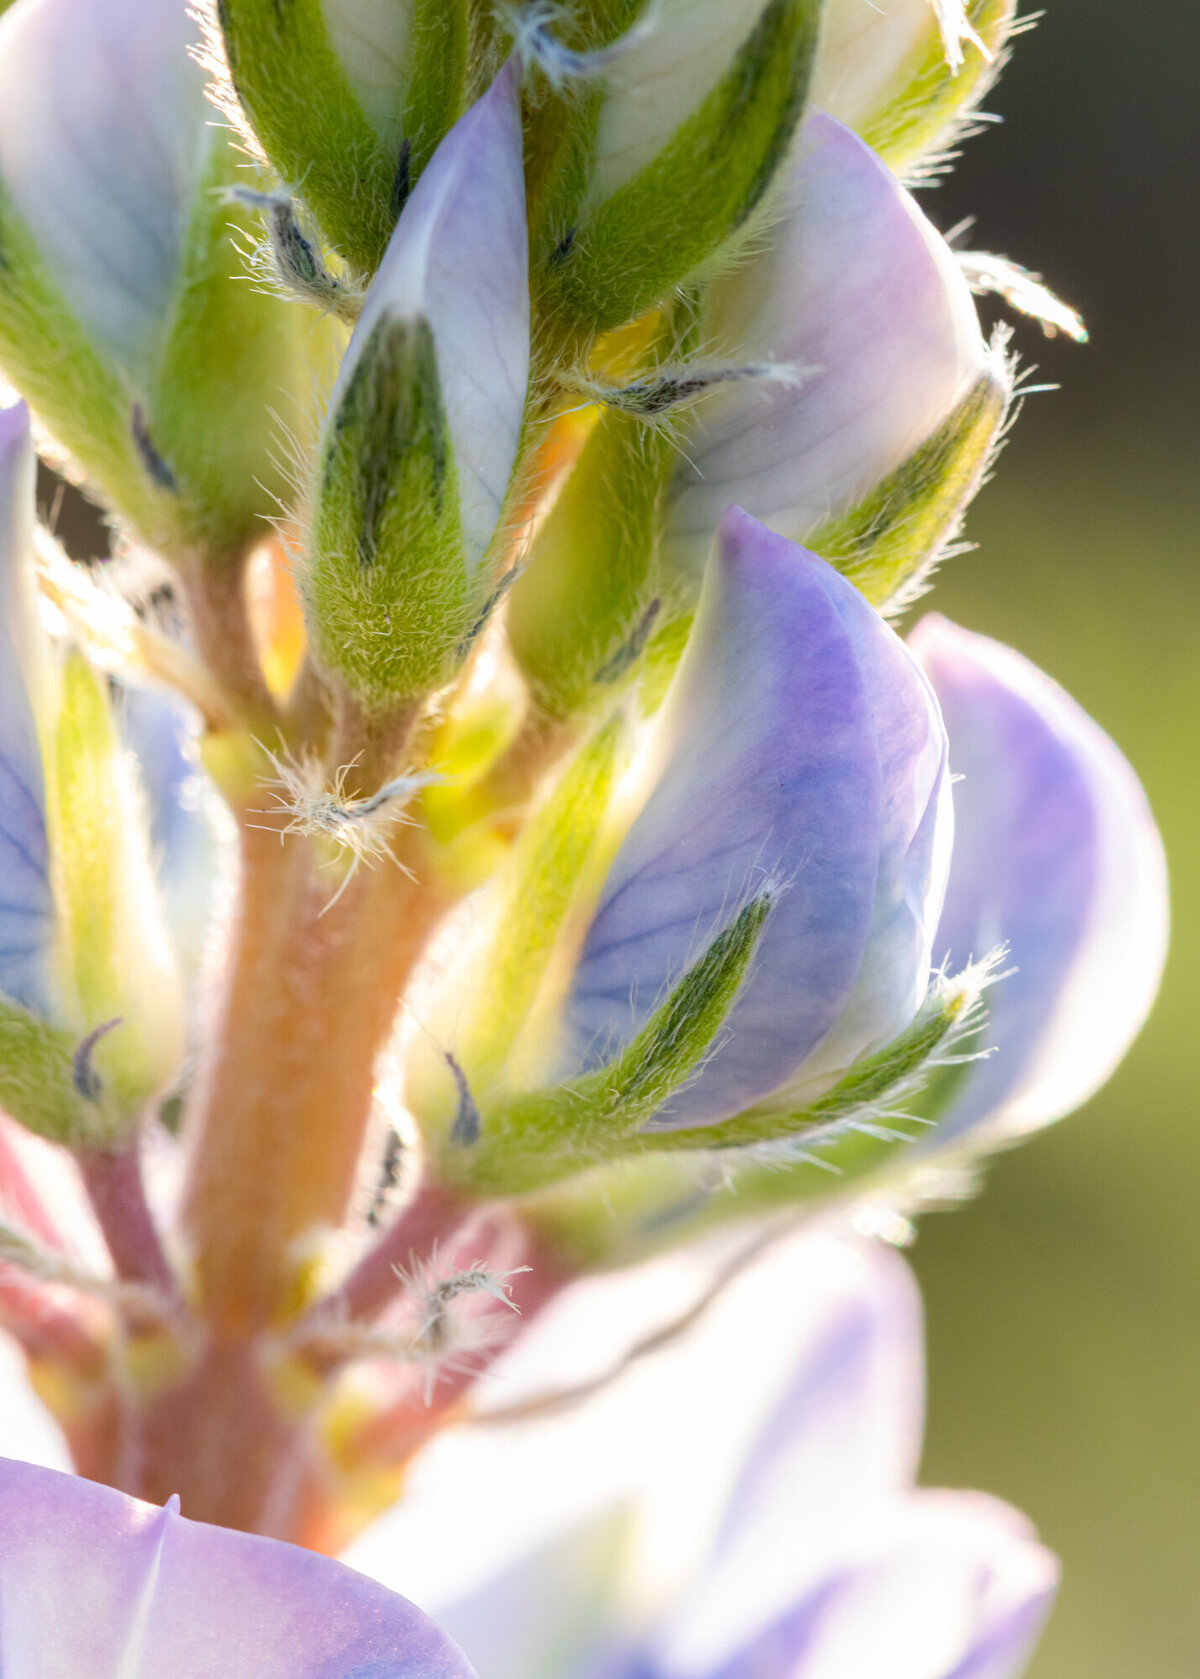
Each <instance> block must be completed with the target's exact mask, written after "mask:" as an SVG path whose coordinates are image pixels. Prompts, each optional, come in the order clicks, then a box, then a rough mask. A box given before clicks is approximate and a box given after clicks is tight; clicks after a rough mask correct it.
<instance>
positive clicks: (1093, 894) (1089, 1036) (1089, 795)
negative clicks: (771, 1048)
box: [909, 614, 1168, 1147]
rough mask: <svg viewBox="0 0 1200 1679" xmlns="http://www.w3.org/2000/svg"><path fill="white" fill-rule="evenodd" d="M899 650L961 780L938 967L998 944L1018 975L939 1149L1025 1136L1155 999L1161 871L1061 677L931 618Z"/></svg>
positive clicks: (1092, 1080) (1066, 1098)
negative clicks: (932, 704) (919, 669)
mask: <svg viewBox="0 0 1200 1679" xmlns="http://www.w3.org/2000/svg"><path fill="white" fill-rule="evenodd" d="M909 644H910V646H911V647H912V649H913V651H914V653H915V654H916V655H917V657H918V658H919V659H920V660H921V662H922V664H923V665H924V666H925V669H926V670H927V672H928V674H929V678H930V680H931V682H932V683H933V685H934V688H935V689H936V691H937V695H938V698H939V700H940V701H941V705H942V709H943V712H944V714H945V718H946V727H947V730H948V732H949V736H950V763H951V768H952V770H953V771H954V772H955V774H956V775H958V776H960V777H961V781H959V783H958V784H957V786H956V788H955V809H956V812H957V834H956V839H955V849H954V859H953V864H952V867H951V872H950V884H949V888H948V890H947V896H946V906H945V910H944V913H943V917H942V920H941V923H940V925H939V927H938V931H937V937H936V940H935V943H934V955H935V958H937V959H940V958H941V957H942V956H943V955H947V954H948V955H949V957H950V959H951V965H952V967H960V966H962V965H963V964H964V963H965V962H966V961H967V959H968V958H969V957H970V956H971V955H975V956H981V955H983V954H984V953H985V952H986V951H988V950H989V949H991V948H992V947H993V946H994V945H996V944H998V943H1000V942H1001V941H1003V942H1005V943H1007V945H1008V947H1009V957H1010V962H1011V965H1012V967H1013V968H1014V969H1015V972H1014V973H1012V974H1011V975H1010V976H1009V977H1008V978H1007V979H1005V980H1003V981H1002V982H1000V983H999V984H997V985H996V986H995V987H993V989H992V990H991V991H990V992H989V993H988V1004H989V1020H988V1024H987V1029H986V1032H985V1040H986V1043H987V1044H988V1045H989V1046H994V1047H995V1049H996V1053H995V1054H994V1055H992V1056H991V1057H990V1058H989V1059H988V1060H986V1061H981V1062H978V1063H976V1064H974V1065H973V1066H972V1067H970V1068H969V1070H968V1072H967V1074H966V1077H965V1079H964V1082H963V1083H962V1085H961V1086H960V1087H959V1088H958V1089H957V1091H956V1092H955V1094H954V1097H953V1100H952V1102H951V1106H950V1108H949V1110H948V1111H947V1112H946V1113H945V1114H944V1115H943V1116H942V1118H941V1120H940V1123H939V1128H938V1134H937V1146H939V1147H940V1146H942V1145H943V1144H944V1143H945V1142H946V1141H948V1140H952V1139H957V1138H960V1137H962V1136H963V1135H964V1134H965V1133H967V1132H968V1131H974V1130H975V1128H976V1127H983V1128H984V1130H985V1132H986V1133H988V1134H991V1135H992V1136H995V1135H997V1134H999V1135H1003V1136H1015V1135H1018V1134H1020V1133H1022V1132H1025V1131H1030V1130H1033V1129H1035V1128H1036V1127H1038V1126H1040V1125H1045V1124H1047V1123H1048V1122H1049V1121H1050V1120H1053V1119H1057V1118H1059V1117H1060V1115H1062V1114H1065V1113H1068V1112H1070V1110H1071V1109H1072V1108H1076V1107H1078V1106H1079V1104H1080V1103H1081V1102H1084V1101H1086V1100H1087V1098H1088V1097H1089V1096H1090V1095H1091V1094H1092V1092H1093V1091H1095V1090H1096V1089H1098V1088H1099V1086H1100V1085H1101V1084H1103V1083H1104V1081H1105V1080H1106V1079H1107V1078H1108V1077H1109V1075H1110V1074H1111V1073H1112V1071H1113V1069H1114V1067H1115V1066H1116V1065H1117V1063H1118V1062H1119V1061H1120V1060H1121V1058H1122V1056H1123V1055H1124V1054H1125V1052H1126V1050H1127V1049H1128V1048H1129V1045H1130V1043H1131V1042H1132V1040H1133V1038H1134V1036H1135V1034H1136V1033H1137V1031H1138V1029H1139V1028H1140V1026H1141V1024H1142V1022H1143V1020H1144V1019H1145V1017H1146V1014H1147V1013H1148V1011H1149V1009H1150V1005H1151V1004H1152V1002H1153V1001H1154V997H1155V994H1156V992H1157V990H1158V985H1159V980H1160V977H1161V974H1162V966H1163V960H1164V957H1165V954H1166V941H1167V919H1168V914H1167V886H1166V866H1165V862H1164V858H1163V850H1162V841H1161V840H1160V838H1159V835H1158V830H1157V828H1156V827H1155V824H1154V818H1153V816H1152V815H1151V812H1150V809H1149V806H1148V805H1147V803H1146V796H1145V794H1144V793H1143V791H1142V789H1141V787H1140V785H1139V784H1138V781H1137V777H1136V776H1135V775H1134V772H1133V770H1132V769H1131V768H1130V766H1129V764H1128V762H1127V761H1126V759H1125V758H1124V756H1123V755H1122V754H1121V752H1120V751H1119V749H1118V748H1117V747H1116V746H1115V745H1114V743H1113V742H1112V741H1111V740H1110V739H1109V737H1108V736H1107V735H1106V734H1105V733H1104V731H1103V730H1102V729H1101V728H1099V726H1098V725H1097V724H1096V723H1094V722H1093V721H1092V719H1091V718H1090V717H1088V716H1087V715H1086V713H1085V712H1084V711H1083V710H1082V709H1081V708H1080V707H1079V706H1078V705H1077V704H1076V703H1075V701H1074V700H1073V699H1071V697H1070V696H1069V695H1068V694H1066V693H1064V691H1063V690H1062V689H1061V688H1060V687H1059V686H1058V684H1057V683H1056V682H1054V681H1052V680H1051V678H1050V677H1048V676H1046V675H1044V674H1043V673H1042V672H1041V671H1039V670H1038V669H1037V668H1036V667H1035V666H1034V665H1032V664H1030V662H1029V661H1028V660H1027V659H1025V658H1023V657H1022V656H1021V655H1020V654H1019V653H1015V652H1013V651H1012V649H1011V648H1008V647H1003V646H1001V645H1000V644H999V643H998V642H995V641H991V640H989V639H988V638H987V637H985V636H980V635H973V634H972V633H971V632H969V631H967V630H963V629H959V628H958V627H957V626H956V625H954V624H951V623H949V622H948V621H947V620H946V619H945V618H942V617H940V616H938V615H936V614H930V615H929V616H928V617H925V618H923V619H922V620H921V622H920V623H919V624H918V625H917V627H916V629H915V630H914V631H913V633H912V635H911V637H910V639H909Z"/></svg>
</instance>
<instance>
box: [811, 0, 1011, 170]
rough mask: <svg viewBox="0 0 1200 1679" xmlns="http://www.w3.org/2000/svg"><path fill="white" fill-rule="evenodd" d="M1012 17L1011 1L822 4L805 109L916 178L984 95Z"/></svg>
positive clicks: (833, 0)
mask: <svg viewBox="0 0 1200 1679" xmlns="http://www.w3.org/2000/svg"><path fill="white" fill-rule="evenodd" d="M1016 13H1017V8H1016V4H1015V0H934V3H932V4H931V3H930V0H826V5H825V13H824V18H823V21H822V25H821V46H820V51H819V52H818V54H817V62H816V65H815V67H814V70H813V86H812V101H813V104H814V105H816V106H817V107H818V108H819V109H820V110H822V111H827V112H828V113H829V115H830V116H833V117H836V118H837V119H838V121H839V122H844V123H845V124H846V125H847V127H849V128H852V129H853V130H854V131H855V133H856V134H859V135H861V136H862V138H863V139H864V140H865V141H866V142H867V144H868V145H869V146H871V147H872V148H873V149H874V150H875V151H877V152H878V153H879V155H880V156H881V157H882V158H883V159H884V161H885V162H886V163H887V164H888V165H889V166H890V167H891V168H892V169H895V170H896V171H897V172H903V173H906V174H911V173H913V172H919V170H920V166H921V165H922V164H923V163H934V162H936V161H937V159H938V157H939V155H941V154H943V153H944V152H945V151H946V149H947V148H948V147H949V146H952V145H953V144H954V141H955V139H956V138H957V136H958V135H959V134H960V133H961V131H962V129H963V127H964V125H965V124H967V123H969V121H970V117H971V113H972V112H973V111H974V110H975V108H976V107H977V106H978V104H979V101H980V100H981V99H983V98H984V97H985V96H986V94H987V92H988V90H989V89H990V88H991V86H992V83H993V82H994V81H995V79H996V77H997V75H998V74H999V72H1000V69H1001V67H1002V66H1003V64H1004V59H1005V56H1006V52H1005V44H1006V42H1007V40H1008V37H1009V35H1010V34H1011V33H1012V28H1013V24H1014V23H1015V21H1016Z"/></svg>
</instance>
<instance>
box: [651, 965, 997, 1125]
mask: <svg viewBox="0 0 1200 1679" xmlns="http://www.w3.org/2000/svg"><path fill="white" fill-rule="evenodd" d="M981 983H982V982H981V980H980V978H979V974H978V970H976V969H968V970H967V972H966V974H965V975H961V976H959V977H958V978H957V979H956V980H954V981H953V982H952V983H951V984H947V985H939V986H935V987H934V989H933V990H932V991H931V993H930V994H929V996H928V997H927V998H926V1000H925V1002H924V1003H923V1004H922V1005H921V1008H920V1009H919V1010H918V1012H917V1015H916V1018H915V1019H914V1020H913V1021H912V1023H911V1024H910V1025H909V1026H907V1027H906V1028H905V1030H904V1031H903V1032H901V1033H900V1034H899V1036H898V1037H895V1038H893V1039H892V1041H891V1043H889V1044H888V1045H887V1046H886V1047H885V1048H884V1049H881V1050H879V1051H878V1052H877V1053H876V1054H875V1055H868V1056H866V1057H864V1058H863V1060H861V1061H859V1062H856V1063H855V1065H854V1066H853V1067H851V1068H850V1070H849V1071H848V1072H847V1073H845V1074H844V1075H843V1077H842V1078H840V1079H839V1080H838V1081H837V1083H836V1084H835V1085H834V1086H833V1087H832V1088H831V1089H830V1090H828V1091H827V1092H826V1093H825V1094H824V1095H823V1096H820V1097H818V1098H817V1099H816V1101H814V1102H810V1103H808V1104H806V1105H805V1106H803V1107H799V1108H797V1107H789V1106H786V1105H783V1106H781V1105H778V1104H773V1103H761V1104H759V1105H758V1106H757V1107H754V1108H749V1109H747V1110H746V1112H745V1113H741V1114H738V1115H737V1116H736V1117H735V1118H733V1119H727V1120H725V1121H724V1122H723V1123H722V1124H720V1125H710V1126H695V1127H693V1128H692V1129H690V1130H687V1131H654V1132H650V1133H648V1134H647V1135H646V1136H644V1137H642V1138H641V1139H640V1146H641V1147H642V1148H644V1149H648V1150H656V1149H667V1150H675V1149H689V1148H708V1149H721V1150H725V1149H744V1148H751V1147H757V1146H758V1145H760V1144H763V1143H778V1142H787V1143H794V1144H795V1145H796V1146H797V1147H798V1148H800V1149H802V1150H804V1151H806V1152H807V1151H808V1150H810V1149H811V1148H813V1147H814V1146H815V1145H818V1144H823V1143H826V1142H829V1143H834V1142H836V1141H837V1140H838V1138H839V1137H840V1136H841V1135H842V1133H843V1132H844V1131H846V1130H847V1129H852V1128H854V1127H856V1126H862V1125H864V1124H866V1123H868V1122H869V1116H870V1115H872V1114H878V1113H879V1112H880V1111H881V1106H882V1107H883V1108H891V1107H893V1106H894V1105H895V1103H896V1102H897V1101H899V1100H901V1098H902V1097H905V1098H906V1097H907V1096H908V1095H910V1094H911V1093H912V1090H913V1088H914V1087H913V1080H914V1078H920V1077H922V1075H927V1074H928V1073H929V1072H932V1070H933V1067H934V1066H935V1065H936V1064H937V1061H938V1058H939V1057H940V1056H941V1055H942V1054H943V1053H944V1052H945V1049H946V1046H947V1043H948V1042H949V1041H950V1040H951V1039H954V1040H959V1039H961V1038H962V1036H963V1033H964V1031H965V1030H967V1029H968V1028H969V1029H971V1030H974V1029H975V1027H976V1025H977V1022H978V1004H979V996H980V986H981ZM891 1140H893V1141H894V1140H896V1139H894V1138H893V1139H891Z"/></svg>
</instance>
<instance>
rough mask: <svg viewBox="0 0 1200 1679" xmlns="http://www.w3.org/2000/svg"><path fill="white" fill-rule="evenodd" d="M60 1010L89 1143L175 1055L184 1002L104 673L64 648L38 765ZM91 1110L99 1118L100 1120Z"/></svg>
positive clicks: (172, 1064) (147, 1097) (154, 1083)
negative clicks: (69, 1024) (57, 698)
mask: <svg viewBox="0 0 1200 1679" xmlns="http://www.w3.org/2000/svg"><path fill="white" fill-rule="evenodd" d="M47 817H48V823H47V826H48V830H49V835H50V852H51V857H52V859H53V878H54V887H55V899H56V903H57V906H58V925H59V949H58V952H57V963H56V965H57V969H58V977H59V987H58V989H59V991H60V994H61V996H62V998H63V1007H62V1014H63V1016H64V1017H66V1018H69V1019H71V1020H72V1021H73V1022H74V1023H75V1025H76V1026H77V1029H78V1030H77V1042H76V1044H75V1046H74V1055H75V1061H76V1083H77V1084H79V1085H81V1086H83V1085H85V1086H86V1087H87V1090H88V1092H89V1094H90V1097H91V1110H92V1129H91V1131H90V1132H89V1136H90V1137H91V1138H92V1140H101V1139H102V1138H103V1137H104V1136H106V1135H113V1134H115V1133H116V1132H118V1131H119V1130H120V1129H121V1128H122V1127H123V1126H124V1125H126V1124H133V1123H135V1122H136V1121H137V1119H139V1118H140V1117H141V1115H142V1113H143V1111H144V1109H145V1107H146V1105H147V1103H148V1102H150V1101H151V1099H152V1098H153V1097H154V1096H156V1095H157V1094H159V1093H160V1092H162V1091H163V1090H164V1089H165V1088H166V1087H167V1086H168V1085H169V1084H170V1082H171V1080H172V1078H173V1077H174V1075H175V1072H176V1070H177V1068H178V1065H179V1062H180V1059H181V1057H182V1054H183V1047H184V1043H183V1037H184V1029H183V1003H182V996H181V992H180V987H179V981H178V976H177V974H176V972H175V967H174V962H173V960H172V957H171V954H170V949H169V945H168V941H167V937H166V933H165V929H164V927H163V924H162V921H161V913H160V906H159V904H158V899H157V889H156V886H155V881H154V871H153V865H152V863H151V859H150V855H149V848H148V845H147V842H146V832H145V821H144V812H143V811H142V809H141V808H140V800H139V798H138V796H137V789H136V788H135V786H134V785H133V783H132V781H131V774H130V763H129V759H128V755H127V753H126V750H125V746H124V743H123V741H122V739H121V738H120V735H119V733H118V730H117V726H116V720H115V718H114V716H113V712H112V707H111V704H110V701H109V693H108V685H107V682H106V680H105V678H104V677H103V676H102V675H101V674H100V673H99V672H97V671H95V670H93V669H92V667H91V666H90V665H89V664H88V663H87V661H86V660H85V659H84V657H83V656H82V654H80V653H78V652H74V651H72V652H69V653H68V654H67V657H66V659H65V661H64V665H63V671H62V687H61V705H60V709H59V713H58V716H57V718H56V720H55V724H54V728H53V734H52V747H51V751H50V754H49V757H48V762H47ZM97 1116H100V1117H97Z"/></svg>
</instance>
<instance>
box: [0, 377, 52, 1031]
mask: <svg viewBox="0 0 1200 1679" xmlns="http://www.w3.org/2000/svg"><path fill="white" fill-rule="evenodd" d="M35 468H36V463H35V460H34V453H33V443H32V440H31V438H30V434H29V411H28V409H27V408H26V407H25V404H24V403H19V404H18V405H17V406H16V407H14V408H6V409H4V410H2V411H0V992H3V993H4V994H5V995H6V996H8V997H12V998H14V999H15V1000H16V1001H17V1002H19V1003H24V1004H25V1005H26V1006H27V1007H29V1008H35V1009H38V1010H41V1011H43V1012H45V1011H48V1009H49V1006H50V976H49V972H48V952H49V949H50V943H51V940H52V937H53V931H54V905H53V899H52V897H51V892H50V872H49V857H48V852H47V845H46V818H45V788H44V784H43V779H42V757H41V751H40V748H39V745H38V734H37V725H36V723H35V721H34V709H33V699H34V698H35V697H37V689H38V686H39V683H40V681H41V678H42V672H41V669H40V659H39V656H38V655H39V651H40V646H41V636H42V631H41V626H40V624H39V622H38V616H37V595H36V585H35V582H34V572H33V565H34V559H33V509H34V473H35ZM31 689H32V695H31Z"/></svg>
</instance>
